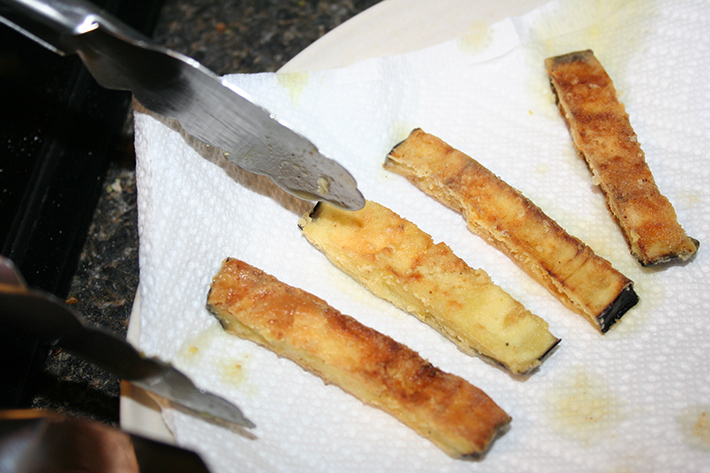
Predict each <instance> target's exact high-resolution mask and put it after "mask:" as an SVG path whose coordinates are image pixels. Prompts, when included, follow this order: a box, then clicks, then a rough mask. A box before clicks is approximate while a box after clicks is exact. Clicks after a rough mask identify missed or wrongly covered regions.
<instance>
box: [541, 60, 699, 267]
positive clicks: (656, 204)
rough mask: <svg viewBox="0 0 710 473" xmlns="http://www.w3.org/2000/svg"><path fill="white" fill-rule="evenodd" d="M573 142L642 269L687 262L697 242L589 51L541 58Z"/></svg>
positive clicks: (621, 105) (602, 70)
mask: <svg viewBox="0 0 710 473" xmlns="http://www.w3.org/2000/svg"><path fill="white" fill-rule="evenodd" d="M545 66H546V68H547V73H548V75H549V77H550V81H551V83H552V88H553V90H554V92H555V94H556V95H557V101H558V105H559V109H560V113H561V114H562V116H563V118H564V120H565V122H566V123H567V126H568V128H569V130H570V134H571V136H572V140H573V142H574V144H575V146H576V147H577V149H578V150H579V152H580V154H581V155H582V156H583V157H584V159H585V161H586V162H587V165H588V167H589V169H590V170H591V172H592V174H593V176H594V179H595V181H596V182H598V183H599V187H600V189H601V190H602V192H603V193H604V195H605V197H606V202H607V206H608V207H609V210H610V211H611V213H612V215H613V216H614V218H615V220H616V221H617V223H618V224H619V226H620V228H621V230H622V232H623V234H624V237H625V239H626V242H627V243H628V245H629V249H630V250H631V253H632V254H633V255H634V257H636V259H638V261H639V262H640V263H641V264H642V265H643V266H650V265H655V264H658V263H663V262H666V261H669V260H672V259H675V258H679V259H681V260H687V259H689V258H690V257H691V256H692V255H693V254H695V252H696V251H697V249H698V246H699V243H698V242H697V240H694V239H692V238H690V237H688V235H686V233H685V230H683V228H682V227H681V226H680V224H679V223H678V220H677V216H676V213H675V210H674V209H673V206H672V204H671V203H670V201H669V200H668V199H667V198H666V197H665V196H663V195H662V194H661V192H660V191H659V189H658V187H657V185H656V182H655V180H654V178H653V175H652V174H651V170H650V168H649V166H648V164H647V163H646V159H645V155H644V152H643V150H642V149H641V145H640V144H639V142H638V139H637V136H636V133H635V132H634V130H633V128H632V126H631V123H630V121H629V116H628V114H627V113H626V109H625V107H624V105H623V104H622V103H621V102H620V101H619V100H618V97H617V93H616V89H615V88H614V84H613V82H612V80H611V78H610V77H609V75H608V74H607V73H606V71H605V70H604V68H603V66H602V65H601V63H600V62H599V61H598V60H597V58H596V57H595V56H594V53H593V52H592V51H591V50H586V51H577V52H573V53H569V54H565V55H562V56H557V57H551V58H548V59H546V61H545Z"/></svg>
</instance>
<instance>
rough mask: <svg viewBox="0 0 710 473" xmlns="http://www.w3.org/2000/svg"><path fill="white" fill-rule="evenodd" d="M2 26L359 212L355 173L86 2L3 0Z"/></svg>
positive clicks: (293, 183) (270, 170)
mask: <svg viewBox="0 0 710 473" xmlns="http://www.w3.org/2000/svg"><path fill="white" fill-rule="evenodd" d="M0 21H1V22H3V23H5V24H7V25H9V26H10V27H12V28H14V29H16V30H17V31H20V32H21V33H23V34H24V35H26V36H28V37H30V38H32V39H34V40H35V41H37V42H39V43H40V44H42V45H44V46H45V47H47V48H49V49H51V50H52V51H55V52H56V53H58V54H63V55H67V54H73V53H77V54H78V55H79V56H80V57H81V59H82V61H83V62H84V64H85V65H86V66H87V68H88V69H89V71H90V72H91V73H92V75H93V76H94V77H95V78H96V80H97V81H98V82H99V83H100V84H101V85H102V86H104V87H106V88H109V89H120V90H130V91H131V92H133V94H134V96H135V97H136V98H137V99H138V101H139V102H141V104H143V106H145V107H146V108H148V109H149V110H151V111H153V112H155V113H158V114H160V115H163V116H166V117H169V118H173V119H176V120H178V121H179V122H180V124H181V125H182V127H183V128H184V129H185V130H186V131H187V132H188V133H189V134H191V135H192V136H194V137H196V138H198V139H199V140H201V141H203V142H205V143H207V144H209V145H211V146H215V147H217V148H220V149H222V150H223V151H224V152H225V156H226V157H227V158H228V159H229V160H230V161H232V162H233V163H234V164H236V165H237V166H239V167H241V168H242V169H245V170H247V171H250V172H253V173H256V174H261V175H265V176H268V177H269V178H271V180H272V181H274V183H275V184H276V185H278V186H279V187H281V188H282V189H283V190H285V191H286V192H288V193H290V194H292V195H295V196H296V197H299V198H302V199H306V200H323V201H326V202H329V203H331V204H333V205H336V206H338V207H341V208H344V209H348V210H357V209H360V208H362V207H363V206H364V205H365V199H364V198H363V196H362V194H361V193H360V191H359V190H358V189H357V184H356V182H355V179H354V178H353V176H352V175H351V174H350V173H349V172H348V171H347V170H346V169H345V168H344V167H342V166H341V165H340V164H338V163H337V162H336V161H334V160H332V159H330V158H327V157H326V156H323V155H322V154H321V153H320V152H319V151H318V149H317V148H316V146H315V145H314V144H313V143H311V142H310V141H309V140H308V139H306V138H305V137H304V136H302V135H300V134H298V133H296V132H295V131H293V130H292V129H291V128H290V127H289V126H288V125H287V124H285V123H283V122H282V121H279V120H278V119H277V118H276V117H274V116H273V115H271V114H270V113H269V112H268V111H266V110H264V109H263V108H261V107H259V106H258V105H256V104H254V103H253V102H252V100H251V99H250V98H249V97H248V96H247V94H246V93H245V92H244V91H242V90H240V89H238V88H236V87H234V86H231V85H229V84H226V83H225V82H223V81H222V80H221V79H220V78H219V77H218V76H217V75H216V74H214V73H213V72H211V71H209V70H208V69H207V68H205V67H204V66H202V65H201V64H199V63H198V62H197V61H195V60H194V59H191V58H189V57H187V56H184V55H182V54H179V53H177V52H175V51H172V50H169V49H167V48H164V47H161V46H158V45H156V44H154V43H153V42H152V41H151V40H150V39H148V38H146V37H144V36H143V35H141V34H140V33H138V32H137V31H135V30H133V29H131V28H130V27H128V26H126V25H124V24H123V23H121V22H120V21H119V20H117V19H115V18H113V17H111V16H110V15H108V14H106V13H104V12H101V11H100V10H98V9H97V8H96V7H95V6H93V5H92V4H90V3H88V2H85V1H83V0H0Z"/></svg>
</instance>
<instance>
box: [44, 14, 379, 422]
mask: <svg viewBox="0 0 710 473" xmlns="http://www.w3.org/2000/svg"><path fill="white" fill-rule="evenodd" d="M378 1H379V0H320V1H319V0H243V1H240V0H190V1H187V0H166V1H165V3H164V6H163V10H162V13H161V16H160V19H159V21H158V24H157V27H156V30H155V34H154V39H155V40H156V42H157V43H159V44H163V45H165V46H167V47H169V48H172V49H174V50H176V51H178V52H181V53H184V54H187V55H189V56H191V57H193V58H195V59H197V60H198V61H200V62H201V63H202V64H204V65H205V66H206V67H208V68H209V69H211V70H212V71H214V72H216V73H217V74H220V75H222V74H226V73H232V72H242V73H253V72H273V71H276V70H278V69H279V68H280V67H281V66H283V65H284V64H285V63H286V62H288V60H290V59H291V58H292V57H294V56H295V55H296V54H298V53H299V52H300V51H301V50H303V49H304V48H306V47H307V46H308V45H309V44H311V43H312V42H313V41H315V40H316V39H318V38H319V37H321V36H322V35H323V34H325V33H327V32H328V31H330V30H332V29H333V28H335V27H337V26H338V25H340V24H341V23H343V22H344V21H346V20H348V19H349V18H351V17H353V16H355V15H356V14H358V13H360V12H361V11H363V10H365V9H366V8H369V7H370V6H372V5H374V4H376V3H378ZM132 139H133V136H132V129H131V120H130V116H128V117H126V125H125V129H124V130H123V140H122V145H121V146H120V149H118V150H117V153H116V157H115V159H114V160H113V162H112V163H111V166H110V168H109V171H108V174H107V176H106V178H105V182H104V191H103V193H102V195H101V198H100V200H99V203H98V207H97V209H96V212H95V214H94V218H93V222H92V225H91V228H90V230H89V234H88V236H87V240H86V243H85V245H84V249H83V252H82V255H81V259H80V262H79V265H78V268H77V271H76V274H75V276H74V278H73V281H72V285H71V290H70V295H69V299H68V302H69V303H70V304H72V306H73V307H74V308H75V309H76V310H77V311H79V312H80V313H81V314H83V315H84V317H85V318H86V319H87V320H88V321H89V322H90V323H91V324H94V325H96V326H100V327H104V328H106V329H108V330H111V331H113V332H115V333H118V334H121V335H123V336H125V334H126V330H127V328H128V322H129V318H130V313H131V308H132V305H133V299H134V296H135V292H136V288H137V286H138V229H137V218H138V215H137V209H136V182H135V157H134V154H133V142H132ZM38 384H39V386H38V392H37V395H36V396H35V398H34V400H33V403H32V406H33V407H35V408H43V409H48V410H52V411H55V412H59V413H63V414H68V415H72V416H77V417H81V418H88V419H94V420H98V421H101V422H104V423H108V424H111V425H115V426H117V425H118V419H119V407H118V406H119V396H120V382H119V380H118V379H116V378H115V377H113V376H111V375H109V374H108V373H106V372H105V371H103V370H101V369H100V368H97V367H95V366H93V365H90V364H88V363H85V362H83V361H82V360H79V359H77V358H76V357H74V356H73V355H70V354H67V353H65V352H62V351H61V350H55V351H53V352H52V353H51V354H50V355H49V356H48V358H47V362H46V364H45V368H44V371H43V373H42V374H41V377H40V381H39V383H38Z"/></svg>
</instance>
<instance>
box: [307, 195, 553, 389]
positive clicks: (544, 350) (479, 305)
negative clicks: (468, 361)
mask: <svg viewBox="0 0 710 473" xmlns="http://www.w3.org/2000/svg"><path fill="white" fill-rule="evenodd" d="M299 226H300V227H301V229H302V230H303V234H304V235H305V236H306V238H307V239H308V240H309V241H310V242H311V243H312V244H313V245H314V246H315V247H316V248H318V249H319V250H321V251H322V252H323V253H324V254H325V255H326V257H327V258H328V259H329V260H330V261H331V262H332V263H333V264H334V265H335V266H336V267H338V268H340V269H341V270H342V271H344V272H345V273H347V274H348V275H350V276H351V277H352V278H354V279H355V280H356V281H358V282H359V283H360V284H362V285H363V286H365V287H366V288H367V289H369V290H370V291H371V292H372V293H373V294H375V295H377V296H379V297H381V298H383V299H385V300H388V301H390V302H392V303H393V304H394V305H396V306H397V307H399V308H400V309H402V310H404V311H407V312H409V313H411V314H413V315H415V316H416V317H418V318H419V319H420V320H421V321H423V322H425V323H427V324H429V325H430V326H431V327H433V328H435V329H436V330H438V331H439V332H440V333H441V334H442V335H444V336H445V337H447V338H448V339H450V340H451V341H453V342H454V343H455V344H456V345H457V346H458V347H459V348H460V349H461V350H462V351H463V352H465V353H467V354H475V355H480V356H483V357H484V358H486V359H487V360H488V361H492V362H493V363H496V364H498V365H501V366H502V367H504V368H506V369H507V370H508V371H510V372H511V373H512V374H514V375H523V374H527V373H529V372H530V371H532V370H533V369H534V368H536V367H538V366H539V365H540V364H541V363H542V361H543V360H544V358H545V357H546V356H547V355H548V354H549V353H550V352H551V350H552V349H553V348H554V347H555V346H556V345H557V343H558V342H559V339H558V338H556V337H555V336H553V335H552V334H551V333H550V331H549V329H548V324H547V322H545V321H544V320H542V319H541V318H540V317H538V316H536V315H534V314H532V313H531V312H530V311H528V310H527V309H525V308H524V307H523V305H522V304H520V303H519V302H518V301H516V300H515V299H513V298H512V297H511V296H510V295H509V294H508V293H506V292H505V291H503V289H501V288H500V287H499V286H497V285H496V284H494V283H493V282H492V281H491V278H490V277H489V276H488V274H486V273H485V272H484V271H482V270H479V269H473V268H471V267H470V266H469V265H468V264H466V262H464V261H463V260H462V259H461V258H459V257H458V256H456V255H455V254H454V253H453V251H452V250H451V248H449V247H448V246H447V245H446V244H445V243H436V244H435V243H434V241H433V240H432V238H431V236H429V234H427V233H425V232H424V231H422V230H421V229H419V228H418V227H417V226H416V225H414V224H413V223H411V222H409V221H408V220H405V219H403V218H402V217H400V216H399V215H397V214H396V213H394V212H393V211H392V210H390V209H388V208H386V207H384V206H382V205H380V204H378V203H376V202H372V201H367V202H366V204H365V207H364V208H363V209H361V210H358V211H356V212H348V211H344V210H340V209H336V208H335V207H333V206H331V205H328V204H323V203H320V204H318V205H317V206H316V207H315V209H314V210H313V211H312V212H311V213H310V214H308V215H306V216H304V217H303V218H302V219H301V221H300V223H299Z"/></svg>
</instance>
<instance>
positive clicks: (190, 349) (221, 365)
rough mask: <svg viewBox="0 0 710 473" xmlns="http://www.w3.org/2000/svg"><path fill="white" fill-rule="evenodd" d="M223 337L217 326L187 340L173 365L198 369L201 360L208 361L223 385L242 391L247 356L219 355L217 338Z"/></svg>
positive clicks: (246, 373) (246, 368)
mask: <svg viewBox="0 0 710 473" xmlns="http://www.w3.org/2000/svg"><path fill="white" fill-rule="evenodd" d="M221 336H225V335H224V331H223V330H222V328H221V327H220V326H219V325H214V326H212V327H210V328H208V329H207V330H204V331H202V332H200V333H198V334H197V335H196V336H195V337H193V338H192V339H190V340H188V341H187V342H186V343H185V345H184V346H183V348H182V349H181V350H180V351H179V352H178V354H177V357H176V359H175V364H176V365H177V367H178V368H181V367H182V368H183V369H184V368H187V369H191V368H194V369H198V367H199V366H200V364H201V363H202V361H203V360H205V359H208V360H209V366H210V369H214V375H215V376H218V377H219V379H220V381H221V382H223V383H224V384H225V385H230V386H232V387H233V388H240V389H241V390H244V388H245V381H246V379H247V376H248V365H249V355H248V354H243V355H240V356H236V355H234V354H226V355H225V354H224V353H221V352H220V350H219V349H218V348H216V347H217V345H219V343H218V341H217V338H218V337H221Z"/></svg>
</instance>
